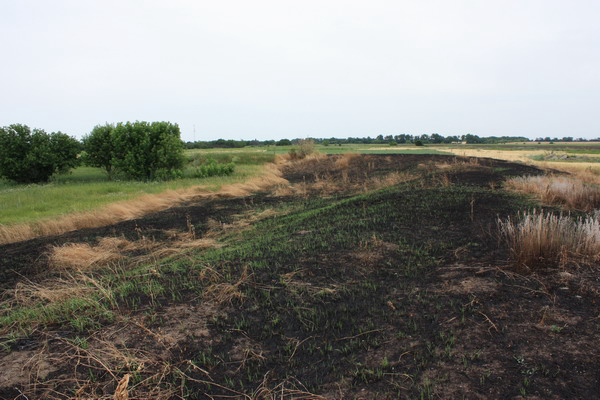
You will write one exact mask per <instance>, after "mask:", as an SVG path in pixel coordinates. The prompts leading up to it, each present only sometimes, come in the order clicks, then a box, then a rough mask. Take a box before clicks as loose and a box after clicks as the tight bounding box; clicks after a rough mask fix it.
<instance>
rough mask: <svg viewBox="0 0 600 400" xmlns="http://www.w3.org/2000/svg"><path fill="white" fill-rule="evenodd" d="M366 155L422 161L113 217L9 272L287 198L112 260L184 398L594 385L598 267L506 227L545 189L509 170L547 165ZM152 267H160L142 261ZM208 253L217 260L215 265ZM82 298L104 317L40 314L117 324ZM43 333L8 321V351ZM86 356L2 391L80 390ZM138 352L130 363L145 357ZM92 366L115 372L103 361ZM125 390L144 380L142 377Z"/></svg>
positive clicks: (588, 390) (141, 340)
mask: <svg viewBox="0 0 600 400" xmlns="http://www.w3.org/2000/svg"><path fill="white" fill-rule="evenodd" d="M457 161H460V162H461V163H463V164H461V165H460V166H457V167H456V168H451V169H448V170H443V171H440V170H439V169H435V168H434V167H433V166H432V165H433V163H451V162H454V163H456V162H457ZM334 162H335V158H334V157H329V158H326V159H322V160H320V161H315V162H313V163H311V164H307V165H305V166H304V171H302V170H298V169H297V168H296V169H294V168H290V169H289V170H287V171H286V170H284V177H285V178H286V179H288V180H289V181H290V182H291V183H299V182H310V181H312V180H315V179H318V178H319V176H323V175H328V176H330V177H332V179H339V178H340V177H339V176H338V175H337V174H338V172H336V169H335V167H334V165H333V164H332V163H334ZM420 164H421V165H420ZM423 165H424V166H423ZM365 171H368V172H369V174H370V175H371V176H373V175H377V174H380V175H382V176H383V175H385V174H387V173H389V172H392V171H410V172H413V173H415V174H418V176H419V177H418V178H417V179H415V180H412V181H409V182H406V183H402V184H398V185H395V186H392V187H388V188H384V189H381V190H376V191H371V192H366V193H349V192H346V193H344V192H342V193H339V194H338V195H334V196H329V197H327V198H323V197H319V196H305V197H302V198H277V197H273V196H271V195H269V194H259V195H255V196H252V197H249V198H243V199H231V200H218V201H217V200H216V201H211V202H207V203H204V204H187V205H183V206H181V207H174V208H172V209H169V210H167V211H165V212H162V213H157V214H154V215H149V216H147V217H145V218H141V219H139V220H135V221H127V222H124V223H121V224H117V225H115V226H110V227H105V228H100V229H93V230H85V231H78V232H72V233H68V234H65V235H61V236H59V237H53V238H40V239H35V240H32V241H28V242H23V243H16V244H12V245H5V246H1V247H0V252H2V254H3V256H2V259H3V261H2V264H1V265H0V268H1V269H2V271H3V272H2V274H4V275H3V276H4V277H7V278H6V280H5V281H4V282H5V283H4V284H5V287H12V286H14V282H16V281H17V280H18V278H16V276H21V277H22V276H23V275H24V276H28V277H29V279H32V280H34V281H40V282H43V279H45V278H44V277H45V276H46V273H47V272H46V271H45V270H44V263H45V262H46V261H45V258H44V257H45V256H44V254H45V253H44V251H47V250H44V249H47V248H48V246H51V245H56V244H63V243H69V242H77V241H88V242H91V243H93V242H95V241H96V240H97V238H99V237H103V236H118V235H124V236H126V237H129V238H131V239H132V240H134V239H135V238H136V236H137V235H148V236H152V237H153V238H154V239H155V240H168V238H167V237H166V236H161V235H164V231H165V230H166V229H179V230H182V231H185V230H186V229H188V228H187V225H188V223H187V221H192V223H193V224H194V225H195V227H196V232H198V233H199V234H201V233H203V232H206V231H207V230H208V229H209V228H208V226H207V224H208V220H209V219H212V220H217V221H220V222H225V223H228V222H231V221H232V218H233V216H234V215H237V214H240V213H243V212H248V211H252V210H259V211H260V210H264V209H275V210H277V211H280V213H279V214H277V215H274V216H272V217H269V218H266V219H264V220H261V221H259V222H255V223H253V225H252V227H251V228H250V229H246V230H243V231H240V232H228V233H226V234H224V235H223V236H222V237H221V238H220V240H221V242H222V243H223V244H224V246H223V247H221V248H216V249H209V250H202V251H200V250H198V251H194V252H191V253H186V256H185V257H177V256H172V257H170V258H168V259H165V260H161V261H160V262H157V263H156V264H153V265H150V266H146V267H144V266H141V267H140V266H137V267H136V271H137V272H135V273H132V274H130V275H127V279H125V280H124V281H123V279H122V278H121V280H119V279H117V278H115V277H111V276H109V275H107V277H106V280H107V282H110V283H111V288H112V290H113V291H114V293H115V298H116V299H117V303H118V307H117V308H118V310H117V309H116V308H115V307H114V306H106V308H107V309H110V310H111V311H110V312H112V313H115V314H116V313H121V314H124V315H127V316H128V318H132V319H134V318H137V320H139V321H142V322H143V324H144V326H145V328H146V329H145V330H142V331H140V330H138V331H135V330H130V331H127V332H129V333H128V334H127V335H125V336H124V337H125V341H124V346H125V347H131V348H134V347H135V348H143V349H144V351H147V352H149V353H152V352H153V351H155V352H156V354H162V356H161V357H163V358H164V357H166V358H167V359H166V360H165V361H167V362H168V363H169V364H170V365H174V366H177V368H178V372H172V373H171V374H170V375H169V376H168V378H167V379H166V380H165V381H164V382H162V383H161V385H171V386H173V387H177V388H179V392H177V395H173V396H172V397H173V398H180V397H184V398H190V399H208V398H230V397H227V396H231V397H233V398H244V395H245V396H249V397H251V398H252V397H257V398H262V397H261V396H264V398H270V397H267V393H268V392H267V391H266V389H267V388H270V389H272V390H277V393H278V394H279V395H281V396H283V397H284V398H310V397H307V396H306V393H313V394H314V395H320V396H323V398H337V399H341V398H343V399H352V398H356V399H383V398H411V399H412V398H414V399H430V398H431V399H437V398H443V399H455V398H469V399H470V398H493V399H504V398H543V399H563V398H573V399H591V398H597V397H598V393H600V351H599V348H598V343H599V339H600V306H599V304H598V290H597V289H598V280H597V274H596V273H594V274H590V272H589V269H588V270H582V271H580V270H571V271H569V274H570V275H571V276H573V277H574V278H572V279H571V280H569V281H565V280H564V279H563V278H562V277H563V276H564V275H561V273H562V272H564V271H560V270H558V269H557V268H554V267H552V266H548V267H547V268H546V269H544V270H543V271H540V272H539V273H534V274H523V273H520V271H516V270H514V269H513V268H512V267H511V266H510V263H509V253H508V250H507V249H506V248H505V247H504V245H503V244H502V242H500V241H499V240H498V237H497V235H496V220H497V218H498V217H499V216H500V217H505V216H508V215H514V214H515V213H516V212H517V211H518V210H523V209H526V208H531V207H534V206H536V205H535V204H533V203H531V201H530V200H528V199H525V198H523V197H519V196H516V195H514V194H510V193H507V192H505V191H503V190H502V189H501V183H502V181H503V180H504V179H505V178H506V177H507V176H512V175H523V174H536V173H540V171H538V170H536V169H535V168H533V167H529V166H524V165H521V164H514V163H507V162H503V161H498V160H490V159H479V160H478V161H477V162H476V163H473V162H472V161H470V160H469V159H463V158H460V157H458V158H457V157H450V156H433V155H398V156H389V155H368V156H360V157H357V158H354V159H352V161H351V163H350V165H349V166H348V168H347V170H346V173H347V174H349V175H350V177H351V178H352V177H354V178H356V179H358V177H361V176H364V175H365ZM440 174H444V176H445V177H446V179H445V180H440V179H439V176H440ZM440 182H444V184H441V183H440ZM7 254H8V255H9V256H8V257H9V258H7V259H6V260H5V257H6V256H5V255H7ZM143 268H152V269H153V271H154V272H153V273H152V274H140V273H139V271H140V270H143ZM11 271H14V272H11ZM207 271H216V272H218V274H216V275H215V274H213V275H211V276H214V277H216V278H214V279H207V274H206V272H207ZM11 274H12V275H11ZM580 276H581V277H582V278H581V279H577V277H580ZM594 279H595V281H594ZM215 285H216V286H215ZM218 285H221V286H218ZM226 285H229V286H227V287H229V288H230V289H231V288H233V289H232V290H233V291H230V292H227V293H230V294H231V293H234V294H235V295H231V296H229V297H227V296H225V297H224V298H221V299H217V295H216V294H214V293H216V292H214V289H215V287H217V288H218V287H221V288H223V287H226ZM149 287H152V288H155V289H154V290H153V291H150V292H149V291H148V288H149ZM210 293H213V295H214V297H215V298H211V296H207V294H210ZM223 293H225V292H221V294H223ZM186 310H193V312H187V311H186ZM81 312H83V313H89V318H90V319H96V322H97V323H94V324H90V325H89V326H85V327H84V328H83V330H81V329H79V330H77V329H74V328H73V326H72V324H71V325H70V324H69V320H68V318H69V317H68V316H66V317H65V318H64V319H63V320H57V321H55V322H54V323H49V324H47V326H45V327H43V328H42V330H44V331H47V332H60V335H61V337H64V338H71V339H72V338H75V337H80V336H87V337H93V336H94V335H96V334H98V332H102V331H103V330H109V329H111V327H112V326H115V325H118V322H115V321H116V320H115V319H114V318H104V319H102V318H99V317H97V316H96V315H95V314H94V310H91V311H90V310H81ZM174 324H175V325H177V324H180V326H181V327H182V328H181V329H180V330H179V335H178V336H177V337H178V339H177V341H176V342H175V343H174V344H173V346H172V347H171V348H170V351H169V353H168V356H164V352H163V350H164V348H163V345H162V344H160V343H158V341H157V339H156V337H155V336H154V335H151V334H149V333H148V331H150V332H167V331H168V330H169V329H170V328H172V326H173V325H174ZM191 326H196V327H197V326H202V327H203V329H202V332H199V330H198V329H191V328H190V327H191ZM42 337H43V334H42V333H40V332H39V331H36V332H28V333H27V334H23V335H21V336H20V337H18V338H17V339H15V338H14V337H13V339H12V341H6V342H5V345H4V349H3V350H0V360H2V359H8V357H10V356H11V354H14V353H16V352H19V351H23V349H24V348H25V347H26V348H27V349H35V348H36V346H37V347H42V346H45V348H47V349H50V350H48V351H50V352H52V351H55V352H61V351H66V350H65V349H64V346H63V345H62V344H61V343H60V342H50V343H49V342H48V341H47V340H46V341H44V340H43V339H42ZM157 357H158V356H157ZM75 363H76V361H74V360H65V362H64V365H61V366H60V368H59V369H57V370H54V371H52V372H51V373H50V374H48V376H46V377H44V379H43V380H42V381H41V382H38V386H36V387H35V388H33V389H32V387H30V386H26V385H22V386H21V387H18V385H17V387H15V386H11V387H5V388H0V398H2V397H3V398H11V399H12V398H16V397H17V396H19V394H20V392H21V391H23V393H27V395H28V397H29V398H45V396H48V393H49V392H48V387H47V386H48V385H50V384H47V385H46V386H44V381H46V382H52V383H51V386H52V390H54V392H52V393H53V396H55V397H56V398H68V397H69V395H68V393H71V395H72V391H71V392H69V388H70V387H72V383H70V381H69V380H68V379H66V378H67V377H71V376H73V375H75V376H77V377H78V378H80V379H89V376H90V369H91V368H90V367H85V366H82V365H79V364H77V365H75ZM0 365H1V363H0ZM128 368H130V369H128ZM128 368H126V367H123V368H122V370H121V371H120V374H121V375H123V374H125V373H127V372H130V373H132V372H131V371H132V370H133V367H128ZM93 376H94V379H93V381H97V382H105V381H107V382H110V381H111V377H110V375H109V374H108V373H107V372H102V370H101V369H98V368H95V369H93ZM86 377H87V378H86ZM134 378H135V379H134V382H141V381H143V378H144V377H143V376H136V375H135V374H134ZM61 379H62V380H61ZM112 381H114V379H112ZM70 385H71V386H70ZM92 386H93V385H92ZM99 387H100V386H98V385H97V386H96V389H95V392H94V393H95V395H97V396H101V395H102V396H106V397H107V398H110V395H111V394H112V393H113V392H114V389H115V382H112V384H108V385H104V386H101V387H100V388H99ZM44 388H45V389H44ZM44 390H46V391H44ZM261 390H262V391H261ZM27 391H28V392H27ZM56 393H65V395H64V397H60V396H59V395H57V394H56ZM273 393H274V392H273V391H271V392H270V394H271V395H273ZM303 393H304V394H303ZM130 396H131V397H130V398H137V397H135V391H132V393H130ZM177 396H179V397H177ZM302 396H305V397H302ZM246 398H248V397H246ZM273 398H274V397H273ZM277 398H280V397H277Z"/></svg>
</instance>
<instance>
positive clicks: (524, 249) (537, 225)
mask: <svg viewBox="0 0 600 400" xmlns="http://www.w3.org/2000/svg"><path fill="white" fill-rule="evenodd" d="M598 217H599V215H598V214H597V213H596V214H595V215H594V216H588V217H586V218H578V219H576V220H573V219H572V218H571V217H570V216H566V215H554V214H551V213H547V214H544V212H537V211H535V210H534V211H533V212H531V213H529V212H524V213H522V214H520V215H519V216H518V217H517V219H516V220H513V219H511V218H508V219H506V220H498V225H499V228H500V234H501V237H502V238H503V239H504V240H505V241H506V242H507V244H508V246H509V248H510V250H511V255H512V258H513V261H514V262H515V263H516V264H517V265H518V266H520V267H525V268H527V269H535V268H540V267H544V266H547V265H558V266H565V265H568V264H573V263H575V264H579V263H588V262H597V261H598V259H600V221H599V220H598Z"/></svg>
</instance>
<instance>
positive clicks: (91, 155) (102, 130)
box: [83, 124, 115, 179]
mask: <svg viewBox="0 0 600 400" xmlns="http://www.w3.org/2000/svg"><path fill="white" fill-rule="evenodd" d="M114 129H115V126H114V125H109V124H106V125H97V126H95V127H94V129H92V131H91V132H90V134H89V135H87V136H85V137H84V138H83V148H84V150H85V152H86V156H85V162H86V164H88V165H89V166H91V167H99V168H102V169H104V170H105V171H106V173H107V174H108V178H109V179H110V178H111V177H112V172H113V156H114V145H113V140H112V132H113V130H114Z"/></svg>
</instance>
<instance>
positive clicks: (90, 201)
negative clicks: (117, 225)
mask: <svg viewBox="0 0 600 400" xmlns="http://www.w3.org/2000/svg"><path fill="white" fill-rule="evenodd" d="M291 149H292V146H269V147H246V148H241V149H207V150H187V151H186V156H187V157H188V158H189V159H192V160H193V159H194V158H197V157H201V158H202V157H204V158H206V157H211V158H213V159H215V160H216V161H218V162H223V163H227V162H234V163H235V164H236V170H235V173H234V175H232V176H229V177H213V178H202V179H198V178H194V177H193V176H192V174H193V168H192V167H191V166H188V167H187V168H186V171H185V174H184V178H183V179H177V180H173V181H167V182H134V181H109V180H108V179H107V177H106V175H105V174H104V173H103V172H102V171H101V170H100V169H98V168H90V167H79V168H77V169H75V170H74V171H73V172H72V173H71V174H68V175H59V176H57V177H55V178H54V179H53V181H52V182H51V183H50V184H45V185H25V186H24V185H14V184H10V183H7V182H2V181H0V225H13V224H18V223H27V222H32V221H38V220H40V219H52V218H56V217H59V216H63V215H65V214H70V213H77V212H85V211H89V210H96V209H99V208H101V207H103V206H105V205H107V204H110V203H114V202H118V201H123V200H130V199H134V198H136V197H139V196H141V195H143V194H149V193H150V194H152V193H160V192H163V191H166V190H177V189H182V188H190V187H194V186H202V187H203V189H205V190H218V188H219V187H220V186H221V185H222V184H229V183H235V182H241V181H244V180H246V179H249V178H251V177H255V176H258V175H260V173H261V165H263V164H264V163H267V162H272V161H273V160H274V158H275V156H276V155H278V154H286V153H288V152H289V151H290V150H291ZM317 151H319V152H320V153H322V154H344V153H363V154H456V155H461V156H473V157H489V158H497V159H502V160H510V161H519V162H525V163H529V164H532V165H536V166H539V167H543V168H552V169H558V170H564V171H569V172H573V171H584V170H586V169H587V170H589V171H592V172H595V173H596V174H600V163H598V162H600V145H596V144H590V143H568V144H565V143H560V144H558V143H557V144H553V145H550V144H545V143H544V144H537V143H536V142H530V143H513V144H505V145H427V146H424V147H415V146H413V145H399V146H386V145H359V144H354V145H342V146H336V145H329V146H323V145H320V146H317ZM549 154H552V155H556V156H557V157H559V156H562V155H571V158H565V159H558V160H554V159H552V157H551V158H550V159H548V155H549ZM573 154H576V155H575V156H573ZM573 157H575V158H573ZM596 159H597V161H598V162H596Z"/></svg>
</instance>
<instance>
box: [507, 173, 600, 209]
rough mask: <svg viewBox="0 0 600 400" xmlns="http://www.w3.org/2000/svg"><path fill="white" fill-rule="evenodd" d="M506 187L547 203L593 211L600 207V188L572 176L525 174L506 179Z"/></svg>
mask: <svg viewBox="0 0 600 400" xmlns="http://www.w3.org/2000/svg"><path fill="white" fill-rule="evenodd" d="M505 187H507V188H509V189H512V190H515V191H518V192H522V193H529V194H533V195H535V196H536V197H537V198H538V199H540V200H541V201H542V202H544V203H546V204H552V205H561V206H564V207H566V208H568V209H577V210H584V211H591V210H593V209H595V208H597V207H600V188H599V187H598V186H596V185H590V184H587V183H584V182H582V181H581V180H580V179H578V178H574V177H570V176H557V175H542V176H523V177H517V178H512V179H509V180H507V181H506V183H505Z"/></svg>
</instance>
